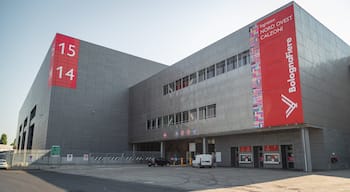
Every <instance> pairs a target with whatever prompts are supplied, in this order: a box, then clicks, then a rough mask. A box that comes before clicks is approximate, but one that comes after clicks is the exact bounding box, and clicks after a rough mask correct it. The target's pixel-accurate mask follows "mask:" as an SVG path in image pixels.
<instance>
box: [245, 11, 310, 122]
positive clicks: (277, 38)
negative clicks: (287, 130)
mask: <svg viewBox="0 0 350 192" xmlns="http://www.w3.org/2000/svg"><path fill="white" fill-rule="evenodd" d="M257 27H258V33H259V50H260V67H261V82H262V100H263V116H264V118H263V120H264V127H269V126H280V125H287V124H298V123H303V122H304V117H303V110H302V99H301V87H300V74H299V63H298V55H297V43H296V31H295V18H294V6H293V5H291V6H288V7H286V8H285V9H283V10H281V11H279V12H277V13H275V14H273V15H271V16H269V17H267V18H265V19H264V20H262V21H260V22H258V23H257ZM251 49H252V48H251Z"/></svg>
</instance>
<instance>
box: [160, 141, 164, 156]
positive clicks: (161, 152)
mask: <svg viewBox="0 0 350 192" xmlns="http://www.w3.org/2000/svg"><path fill="white" fill-rule="evenodd" d="M160 157H161V158H164V157H165V148H164V142H163V141H162V142H160Z"/></svg>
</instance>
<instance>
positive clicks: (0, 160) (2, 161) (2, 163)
mask: <svg viewBox="0 0 350 192" xmlns="http://www.w3.org/2000/svg"><path fill="white" fill-rule="evenodd" d="M8 167H9V166H8V164H7V161H6V156H5V155H4V154H0V169H8Z"/></svg>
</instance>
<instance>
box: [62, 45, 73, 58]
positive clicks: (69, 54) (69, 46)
mask: <svg viewBox="0 0 350 192" xmlns="http://www.w3.org/2000/svg"><path fill="white" fill-rule="evenodd" d="M65 45H66V43H60V44H58V46H59V47H61V54H62V55H64V54H65ZM67 55H68V56H70V57H74V56H75V45H73V44H69V45H68V53H67Z"/></svg>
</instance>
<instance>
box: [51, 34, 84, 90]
mask: <svg viewBox="0 0 350 192" xmlns="http://www.w3.org/2000/svg"><path fill="white" fill-rule="evenodd" d="M79 48H80V41H79V40H78V39H75V38H72V37H68V36H65V35H62V34H56V37H55V39H54V41H53V43H52V48H51V63H50V74H49V86H59V87H66V88H71V89H75V88H76V84H77V78H78V60H79Z"/></svg>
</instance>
